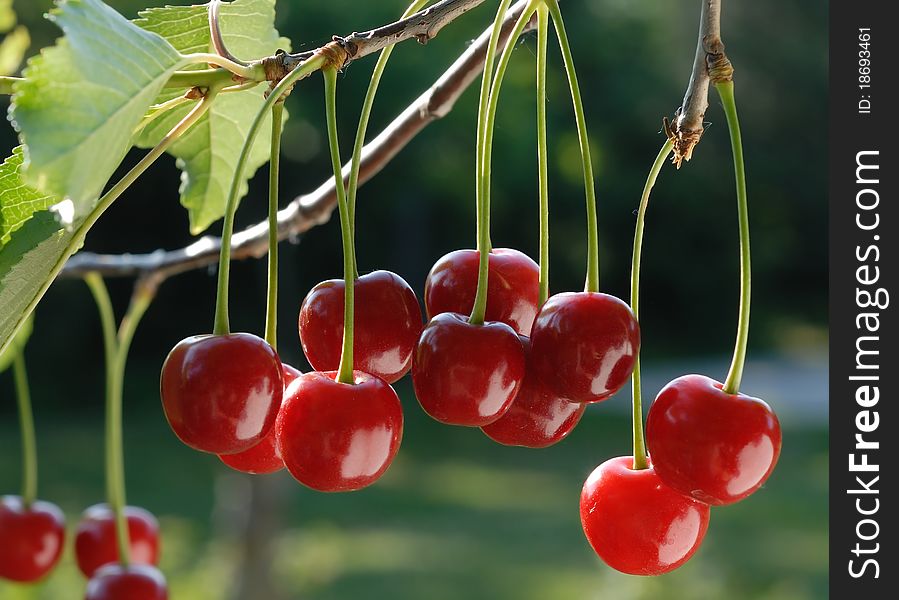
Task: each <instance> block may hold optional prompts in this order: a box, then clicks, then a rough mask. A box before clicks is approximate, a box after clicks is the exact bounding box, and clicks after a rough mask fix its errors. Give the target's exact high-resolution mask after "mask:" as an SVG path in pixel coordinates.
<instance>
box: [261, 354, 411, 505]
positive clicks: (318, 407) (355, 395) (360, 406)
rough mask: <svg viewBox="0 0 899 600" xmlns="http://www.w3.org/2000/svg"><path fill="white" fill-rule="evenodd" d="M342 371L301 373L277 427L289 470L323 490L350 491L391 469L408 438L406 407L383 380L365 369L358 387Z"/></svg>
mask: <svg viewBox="0 0 899 600" xmlns="http://www.w3.org/2000/svg"><path fill="white" fill-rule="evenodd" d="M336 376H337V372H336V371H329V372H327V373H320V372H317V371H313V372H311V373H306V374H304V375H301V376H300V377H298V378H297V379H296V381H294V382H293V383H292V384H290V385H289V386H288V387H287V389H286V390H285V391H284V405H283V406H282V407H281V412H280V413H279V414H278V422H277V424H276V425H275V427H276V431H277V436H278V444H279V445H280V447H281V456H282V458H283V459H284V466H286V467H287V470H288V471H289V472H290V474H291V475H293V477H294V478H295V479H296V480H297V481H299V482H300V483H302V484H303V485H306V486H308V487H310V488H312V489H314V490H318V491H321V492H350V491H353V490H358V489H361V488H364V487H366V486H368V485H371V484H372V483H374V482H375V481H376V480H377V479H378V478H379V477H381V475H383V474H384V472H385V471H387V468H388V467H389V466H390V463H391V462H392V461H393V458H394V457H395V456H396V453H397V451H398V450H399V448H400V441H401V440H402V437H403V409H402V406H401V405H400V399H399V398H398V397H397V395H396V392H394V391H393V388H392V387H390V385H389V384H388V383H386V382H385V381H384V380H383V379H379V378H377V377H375V376H373V375H369V374H368V373H363V372H362V371H355V372H354V373H353V376H354V381H355V384H353V385H350V384H346V383H338V382H337V381H335V377H336Z"/></svg>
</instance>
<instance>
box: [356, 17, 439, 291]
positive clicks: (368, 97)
mask: <svg viewBox="0 0 899 600" xmlns="http://www.w3.org/2000/svg"><path fill="white" fill-rule="evenodd" d="M428 2H429V0H415V1H414V2H412V4H410V5H409V8H407V9H406V12H404V13H403V16H402V17H401V18H403V19H405V18H406V17H408V16H410V15H413V14H415V13H417V12H418V11H419V10H421V9H422V8H423V7H424V5H425V4H427V3H428ZM394 47H395V46H394V45H390V46H387V47H385V48H384V49H383V50H381V53H380V54H379V55H378V61H377V62H376V63H375V68H374V70H373V71H372V74H371V81H370V82H369V84H368V90H367V91H366V92H365V100H364V101H363V102H362V113H361V114H360V115H359V125H358V127H357V128H356V140H355V142H354V143H353V158H352V161H351V162H350V178H349V182H348V186H347V210H348V211H349V215H350V226H351V227H352V231H353V236H354V237H355V234H356V193H357V191H358V190H359V170H360V169H361V167H362V148H363V147H364V146H365V133H366V131H368V122H369V120H370V118H371V111H372V107H373V106H374V103H375V96H376V95H377V93H378V86H379V85H380V84H381V77H382V76H383V75H384V70H385V69H386V68H387V61H389V60H390V55H391V54H392V53H393V49H394ZM353 275H354V277H356V278H358V277H359V268H358V265H353Z"/></svg>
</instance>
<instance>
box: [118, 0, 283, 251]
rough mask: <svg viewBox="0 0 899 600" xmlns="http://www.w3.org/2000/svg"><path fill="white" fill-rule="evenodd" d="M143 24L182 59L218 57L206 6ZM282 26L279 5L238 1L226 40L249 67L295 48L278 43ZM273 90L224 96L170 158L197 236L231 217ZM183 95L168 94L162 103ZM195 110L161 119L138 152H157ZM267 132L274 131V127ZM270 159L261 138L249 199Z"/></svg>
mask: <svg viewBox="0 0 899 600" xmlns="http://www.w3.org/2000/svg"><path fill="white" fill-rule="evenodd" d="M140 17H141V18H140V19H138V20H137V21H135V23H136V24H137V25H139V26H141V27H143V28H144V29H146V30H148V31H152V32H154V33H158V34H159V35H161V36H163V37H164V38H166V39H167V40H168V41H169V42H170V43H171V44H172V45H173V46H174V47H175V48H176V49H177V50H178V51H179V52H181V53H184V54H187V53H194V52H210V51H212V41H211V37H210V34H209V23H208V15H207V6H206V5H202V6H166V7H163V8H151V9H149V10H145V11H142V12H141V13H140ZM274 22H275V0H236V1H235V2H231V3H229V4H223V5H222V9H221V23H220V25H221V29H222V37H223V39H224V41H225V44H226V45H227V47H228V49H229V50H230V51H231V53H232V54H234V55H235V56H237V57H238V58H240V59H242V60H246V61H249V60H254V59H258V58H262V57H265V56H270V55H272V54H274V53H275V51H276V50H278V49H279V48H280V49H285V50H286V49H288V48H289V44H290V41H289V40H287V39H285V38H282V37H280V36H279V35H278V31H277V30H276V29H275V26H274ZM265 89H266V86H264V85H260V86H257V87H256V88H254V89H252V90H246V91H243V92H229V93H225V94H221V95H220V96H219V97H218V99H217V100H216V102H215V104H213V105H212V107H211V108H210V109H209V112H208V113H207V114H206V115H204V117H203V119H202V120H201V121H200V122H199V123H197V125H196V126H194V127H193V128H192V129H191V130H190V131H189V132H188V133H187V134H186V135H185V136H184V137H183V138H181V139H180V140H178V141H177V142H176V143H175V144H174V145H173V146H172V148H171V149H170V150H169V153H170V154H172V155H173V156H175V157H176V158H177V159H178V167H179V168H180V169H181V170H182V172H183V173H182V176H181V204H182V205H184V207H185V208H187V210H188V213H189V216H190V229H191V233H193V234H198V233H201V232H202V231H204V230H205V229H206V228H208V227H209V226H210V225H211V224H212V223H214V222H215V221H217V220H218V219H220V218H221V217H222V216H223V215H224V212H225V200H226V198H227V195H228V189H229V187H230V185H231V177H232V176H233V174H234V169H235V166H236V165H237V159H238V156H239V155H240V150H241V147H242V145H243V141H244V139H245V138H246V134H247V131H248V130H249V128H250V123H251V122H252V121H253V117H254V116H255V115H256V113H257V111H258V110H259V108H260V106H262V103H263V102H264V97H263V93H264V91H265ZM178 95H179V93H178V92H167V93H164V94H163V95H161V96H160V97H158V98H157V99H156V102H157V103H162V102H164V101H166V100H170V99H172V98H174V97H176V96H178ZM189 109H190V107H189V106H181V107H179V108H176V109H174V110H171V111H169V112H168V113H166V114H164V115H162V116H160V117H158V118H157V119H156V120H154V121H153V122H152V123H151V124H150V125H148V126H147V127H146V128H145V129H144V131H142V132H140V134H139V135H138V138H137V141H136V143H137V145H139V146H142V147H150V146H153V145H154V144H156V143H157V142H158V141H159V140H160V139H161V138H162V137H163V136H164V135H165V134H166V133H167V132H168V131H169V130H170V129H171V128H172V126H173V125H174V124H175V123H177V122H178V120H179V119H181V118H182V117H183V116H184V115H185V114H186V113H187V111H188V110H189ZM262 127H263V129H262V130H263V131H269V130H270V129H271V124H270V121H267V122H266V123H264V124H263V126H262ZM268 157H269V142H268V136H267V135H260V136H258V137H257V138H256V143H255V144H254V145H253V148H252V151H251V153H250V156H249V160H248V162H247V169H246V171H245V172H244V180H243V181H242V182H241V190H240V197H241V198H242V197H243V196H244V195H246V193H247V189H248V186H247V181H248V180H249V178H251V177H252V176H253V174H254V173H255V172H256V170H257V169H258V168H259V167H261V166H262V165H264V164H265V163H266V162H267V161H268Z"/></svg>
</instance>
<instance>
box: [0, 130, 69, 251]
mask: <svg viewBox="0 0 899 600" xmlns="http://www.w3.org/2000/svg"><path fill="white" fill-rule="evenodd" d="M23 161H24V157H23V156H22V146H17V147H16V148H14V149H13V151H12V156H10V157H9V158H7V159H6V160H5V161H3V164H2V165H0V248H3V246H5V245H6V243H7V242H9V238H10V235H11V234H12V232H14V231H15V230H16V229H18V228H20V227H21V226H22V225H24V224H25V221H27V220H28V219H30V218H31V216H32V215H33V214H34V213H36V212H38V211H40V210H46V209H48V208H50V207H51V206H52V205H54V204H56V203H57V202H58V201H59V200H58V199H57V198H56V196H51V195H49V194H42V193H40V192H38V191H36V190H34V189H33V188H30V187H28V186H26V185H25V184H24V183H23V182H22V178H21V168H22V162H23Z"/></svg>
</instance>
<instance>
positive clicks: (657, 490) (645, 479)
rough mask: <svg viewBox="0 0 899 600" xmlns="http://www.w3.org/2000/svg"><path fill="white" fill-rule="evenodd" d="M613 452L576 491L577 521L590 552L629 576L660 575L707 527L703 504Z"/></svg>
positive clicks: (677, 561) (692, 549)
mask: <svg viewBox="0 0 899 600" xmlns="http://www.w3.org/2000/svg"><path fill="white" fill-rule="evenodd" d="M632 466H633V458H631V457H630V456H619V457H617V458H612V459H609V460H607V461H606V462H604V463H602V464H601V465H599V466H598V467H596V469H595V470H594V471H593V473H591V474H590V477H588V478H587V481H586V482H585V483H584V489H583V491H581V525H583V527H584V534H585V535H586V536H587V541H589V542H590V545H591V546H592V547H593V550H594V551H595V552H596V554H598V555H599V557H600V558H601V559H602V560H603V561H604V562H605V563H606V564H607V565H609V566H610V567H612V568H613V569H616V570H618V571H621V572H622V573H628V574H630V575H662V574H663V573H668V572H669V571H673V570H674V569H676V568H678V567H679V566H681V565H682V564H684V563H685V562H687V560H689V559H690V557H691V556H693V553H694V552H696V550H697V549H698V548H699V544H700V543H702V538H703V537H704V536H705V532H706V529H708V526H709V506H708V505H707V504H704V503H702V502H698V501H696V500H694V499H692V498H689V497H687V496H684V495H683V494H681V493H680V492H678V491H676V490H674V489H672V488H670V487H668V486H667V485H665V484H664V483H663V482H662V481H661V480H660V479H659V477H658V475H657V474H656V472H655V470H654V469H653V468H652V465H651V464H650V466H649V468H648V469H641V470H638V471H635V470H634V469H632Z"/></svg>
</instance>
